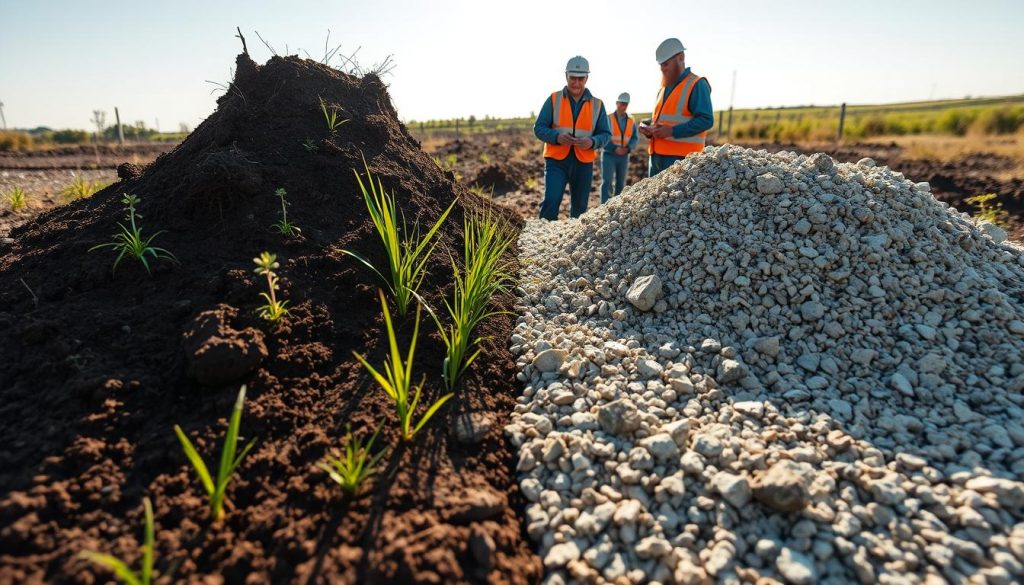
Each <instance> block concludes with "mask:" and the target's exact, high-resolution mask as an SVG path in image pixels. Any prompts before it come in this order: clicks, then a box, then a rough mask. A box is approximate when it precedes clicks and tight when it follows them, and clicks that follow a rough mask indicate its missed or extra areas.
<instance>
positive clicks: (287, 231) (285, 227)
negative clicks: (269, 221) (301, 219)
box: [271, 188, 302, 238]
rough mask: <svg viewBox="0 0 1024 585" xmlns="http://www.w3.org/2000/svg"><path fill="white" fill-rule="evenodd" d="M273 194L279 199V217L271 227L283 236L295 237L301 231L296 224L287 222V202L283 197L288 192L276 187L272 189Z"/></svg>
mask: <svg viewBox="0 0 1024 585" xmlns="http://www.w3.org/2000/svg"><path fill="white" fill-rule="evenodd" d="M274 195H277V197H278V198H279V199H280V200H281V219H280V220H278V222H277V223H275V224H274V225H273V226H271V227H273V228H274V229H276V230H277V233H279V234H281V235H283V236H288V237H291V238H294V237H297V236H298V235H299V234H300V233H302V230H301V229H299V228H298V226H296V225H295V224H292V223H288V205H289V203H288V200H287V199H285V197H286V196H287V195H288V192H287V191H285V190H284V189H283V188H278V189H277V190H276V191H274Z"/></svg>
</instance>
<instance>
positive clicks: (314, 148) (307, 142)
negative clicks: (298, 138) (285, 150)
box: [302, 138, 320, 154]
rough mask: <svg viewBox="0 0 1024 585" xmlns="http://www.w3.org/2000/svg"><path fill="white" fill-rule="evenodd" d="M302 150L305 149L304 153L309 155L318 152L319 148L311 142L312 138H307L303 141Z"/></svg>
mask: <svg viewBox="0 0 1024 585" xmlns="http://www.w3.org/2000/svg"><path fill="white" fill-rule="evenodd" d="M302 148H305V149H306V152H308V153H309V154H316V153H317V152H319V151H320V147H319V146H317V145H316V142H313V139H312V138H307V139H305V140H303V141H302Z"/></svg>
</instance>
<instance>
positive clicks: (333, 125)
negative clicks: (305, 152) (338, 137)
mask: <svg viewBox="0 0 1024 585" xmlns="http://www.w3.org/2000/svg"><path fill="white" fill-rule="evenodd" d="M320 111H321V112H323V114H324V122H326V123H327V131H328V132H330V133H331V135H332V136H333V135H334V134H336V133H337V132H338V128H340V127H341V125H342V124H344V123H345V122H348V120H342V119H341V118H339V117H338V108H337V107H335V106H331V107H330V108H328V107H327V103H326V102H324V98H320Z"/></svg>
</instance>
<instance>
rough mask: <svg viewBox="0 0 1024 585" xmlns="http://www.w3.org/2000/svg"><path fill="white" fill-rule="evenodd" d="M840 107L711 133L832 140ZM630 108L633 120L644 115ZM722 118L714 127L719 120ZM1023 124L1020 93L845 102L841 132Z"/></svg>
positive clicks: (768, 116) (794, 112)
mask: <svg viewBox="0 0 1024 585" xmlns="http://www.w3.org/2000/svg"><path fill="white" fill-rule="evenodd" d="M839 112H840V107H839V106H801V107H789V108H759V109H748V110H735V111H733V113H732V125H731V128H730V127H729V113H728V111H725V112H719V111H716V112H715V128H714V129H713V133H715V134H716V135H718V136H725V135H726V134H727V132H726V131H728V130H731V132H728V136H729V138H730V139H735V140H759V141H781V142H795V141H810V142H816V141H832V140H835V139H836V138H837V136H838V129H839ZM649 115H650V114H647V113H639V114H636V113H634V116H636V117H637V118H638V119H640V118H644V117H647V116H649ZM720 121H721V122H722V124H721V126H722V127H719V122H720ZM407 125H408V127H409V129H410V130H412V131H413V132H418V133H421V134H422V135H424V136H426V135H431V134H435V133H437V134H449V133H455V132H458V133H468V134H475V133H481V132H495V131H503V130H510V129H528V128H532V127H533V119H532V118H501V119H498V118H484V119H476V118H469V119H458V120H455V119H449V120H430V121H425V122H417V121H410V122H408V123H407ZM1022 127H1024V95H1014V96H1006V97H993V98H968V99H957V100H936V101H924V102H903V103H893V104H874V105H848V106H847V108H846V120H845V122H844V129H843V137H844V138H848V139H859V138H868V137H872V136H903V135H914V134H935V135H945V136H964V135H966V134H968V133H978V134H984V135H997V134H1012V133H1015V132H1018V131H1020V129H1021V128H1022Z"/></svg>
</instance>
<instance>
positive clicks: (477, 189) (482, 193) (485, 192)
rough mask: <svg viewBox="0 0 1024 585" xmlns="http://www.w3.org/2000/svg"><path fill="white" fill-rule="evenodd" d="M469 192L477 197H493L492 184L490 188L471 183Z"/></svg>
mask: <svg viewBox="0 0 1024 585" xmlns="http://www.w3.org/2000/svg"><path fill="white" fill-rule="evenodd" d="M469 192H470V193H472V194H474V195H476V196H477V197H482V198H484V199H492V198H493V197H494V186H493V185H492V186H491V188H490V189H484V187H483V185H473V186H471V187H470V188H469Z"/></svg>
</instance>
